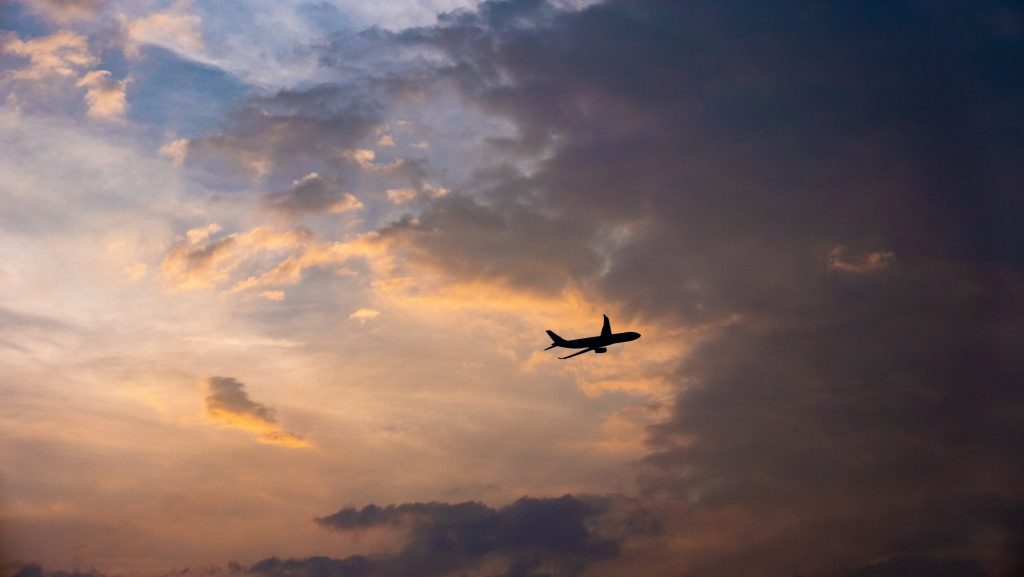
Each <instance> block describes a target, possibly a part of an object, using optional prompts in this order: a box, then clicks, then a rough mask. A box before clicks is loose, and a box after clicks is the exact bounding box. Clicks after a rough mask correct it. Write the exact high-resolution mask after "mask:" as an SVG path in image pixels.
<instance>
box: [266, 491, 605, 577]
mask: <svg viewBox="0 0 1024 577" xmlns="http://www.w3.org/2000/svg"><path fill="white" fill-rule="evenodd" d="M609 507H610V505H609V503H608V500H607V499H601V498H581V497H574V496H571V495H564V496H562V497H559V498H556V499H534V498H528V497H524V498H522V499H519V500H518V501H516V502H515V503H512V504H511V505H507V506H504V507H500V508H491V507H488V506H486V505H483V504H480V503H474V502H466V503H451V504H449V503H403V504H400V505H388V506H386V507H379V506H377V505H367V506H366V507H363V508H362V509H354V508H347V509H342V510H340V511H338V512H337V513H334V514H333V515H329V516H327V517H321V518H318V519H317V520H316V521H317V523H319V524H321V525H322V526H324V527H327V528H330V529H333V530H336V531H358V530H364V529H371V528H376V527H396V528H398V527H400V528H403V529H405V530H406V531H407V533H408V536H407V540H406V542H405V545H404V546H403V547H402V549H401V550H400V551H399V552H397V553H395V554H394V555H391V556H385V557H383V558H380V559H377V560H374V561H373V562H372V563H373V566H376V567H378V569H377V571H379V574H382V575H389V576H395V577H399V576H403V575H447V574H450V573H452V572H457V571H461V572H466V571H479V570H481V569H483V568H486V569H484V570H486V571H488V572H489V574H502V575H509V576H511V575H537V574H557V575H578V574H580V573H582V572H583V570H584V569H586V568H587V566H588V565H590V564H592V563H594V562H597V561H601V560H604V559H608V558H610V557H614V556H615V555H617V554H618V545H617V542H616V540H614V539H609V538H606V537H604V536H602V535H601V534H599V532H598V531H595V529H594V527H593V526H592V525H591V521H594V520H596V519H597V518H599V517H601V516H603V515H604V514H605V513H606V512H607V511H608V510H609ZM352 559H354V558H350V559H349V561H350V562H351V561H352ZM307 562H308V560H307ZM264 563H265V565H263V564H264ZM261 565H263V568H262V569H261ZM281 565H282V562H280V561H277V560H268V561H264V562H262V563H261V564H257V565H256V566H254V567H253V568H252V570H254V571H255V572H257V573H264V574H267V575H277V574H279V573H278V572H277V568H280V567H281ZM498 572H500V573H498ZM342 574H344V573H342Z"/></svg>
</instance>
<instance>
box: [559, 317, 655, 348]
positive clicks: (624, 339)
mask: <svg viewBox="0 0 1024 577" xmlns="http://www.w3.org/2000/svg"><path fill="white" fill-rule="evenodd" d="M545 332H547V333H548V336H549V337H551V346H550V347H548V348H546V349H544V350H545V351H547V350H550V349H553V348H555V347H563V348H566V349H583V350H582V351H580V352H578V353H573V354H571V355H569V356H567V357H558V358H559V359H571V358H572V357H575V356H576V355H582V354H583V353H589V352H590V351H594V352H595V353H607V352H608V347H609V346H610V345H614V344H616V343H628V342H629V341H635V340H637V339H639V338H640V333H634V332H628V333H613V332H612V325H611V323H610V322H608V315H604V326H603V327H601V334H600V335H598V336H596V337H587V338H585V339H572V340H566V339H563V338H562V337H560V336H558V335H556V334H555V333H554V332H553V331H545Z"/></svg>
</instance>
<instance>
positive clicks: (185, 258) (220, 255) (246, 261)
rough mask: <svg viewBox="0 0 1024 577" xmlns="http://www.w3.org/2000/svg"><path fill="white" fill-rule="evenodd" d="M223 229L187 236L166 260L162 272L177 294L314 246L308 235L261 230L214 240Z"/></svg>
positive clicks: (218, 282)
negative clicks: (267, 257) (266, 259)
mask: <svg viewBox="0 0 1024 577" xmlns="http://www.w3.org/2000/svg"><path fill="white" fill-rule="evenodd" d="M218 231H220V227H219V226H218V225H216V224H211V225H209V226H207V227H205V228H194V229H190V230H188V231H187V232H186V235H185V238H184V239H180V240H179V241H178V242H177V243H175V245H174V246H172V247H171V249H170V251H169V252H168V254H167V255H166V256H165V257H164V260H163V263H162V264H161V269H162V271H163V275H164V278H166V279H167V280H168V281H170V282H171V285H172V288H173V289H174V290H189V289H201V288H210V287H214V286H218V285H222V284H224V283H226V282H227V281H229V280H230V279H231V278H233V277H234V276H235V275H236V274H238V273H239V272H240V271H241V272H244V269H245V268H246V267H248V266H259V265H260V262H254V261H259V257H262V256H264V255H267V254H269V255H271V256H272V255H285V256H284V257H283V258H285V259H287V255H288V254H292V253H296V252H299V251H301V250H302V249H303V248H304V247H308V246H310V245H311V244H312V243H313V239H312V236H311V234H310V233H309V232H306V231H302V230H297V231H284V232H277V231H274V230H272V229H269V228H264V227H258V228H255V229H252V230H249V231H246V232H244V233H236V234H230V235H227V236H222V237H220V238H217V239H216V240H213V239H211V238H210V236H211V235H212V234H216V233H217V232H218Z"/></svg>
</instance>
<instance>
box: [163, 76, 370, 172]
mask: <svg viewBox="0 0 1024 577" xmlns="http://www.w3.org/2000/svg"><path fill="white" fill-rule="evenodd" d="M379 122H380V110H379V105H378V104H377V102H376V97H375V96H374V94H373V90H372V89H370V88H368V87H366V86H358V85H352V86H342V85H322V86H317V87H314V88H311V89H308V90H288V91H281V92H278V93H277V94H274V95H272V96H267V97H254V98H251V99H250V100H249V101H247V102H246V103H244V104H243V105H241V106H240V107H239V108H237V109H236V110H235V111H234V112H233V114H232V115H231V117H230V118H229V120H228V121H227V122H226V123H225V124H224V126H223V127H222V128H221V129H220V130H218V131H215V132H212V133H209V134H206V135H204V136H201V137H197V138H193V139H190V140H188V141H187V142H188V144H187V147H185V149H184V153H181V152H180V151H179V153H178V156H180V157H181V158H184V159H185V161H186V162H188V163H190V164H192V165H194V166H197V167H203V168H206V169H207V170H208V172H209V173H210V174H211V175H219V174H220V173H223V172H225V169H233V170H235V171H236V176H238V177H242V178H263V177H265V176H267V175H270V174H274V175H282V176H286V175H290V178H291V179H293V180H294V179H300V178H301V176H302V175H308V174H309V173H310V172H311V169H312V172H314V173H316V174H317V175H318V176H321V177H322V178H325V179H327V178H334V177H335V176H341V173H340V172H339V167H338V165H339V164H340V161H342V160H343V159H344V158H345V154H346V151H349V150H352V149H353V148H354V147H356V145H358V144H359V143H360V142H362V140H363V139H364V138H366V137H368V136H370V135H371V134H372V132H373V128H374V127H375V126H376V125H377V124H378V123H379ZM221 178H224V177H223V175H221Z"/></svg>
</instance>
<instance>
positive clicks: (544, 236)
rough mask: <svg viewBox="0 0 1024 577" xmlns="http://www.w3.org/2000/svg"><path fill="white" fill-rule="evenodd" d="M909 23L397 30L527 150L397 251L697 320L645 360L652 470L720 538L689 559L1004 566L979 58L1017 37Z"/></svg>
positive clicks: (999, 330)
mask: <svg viewBox="0 0 1024 577" xmlns="http://www.w3.org/2000/svg"><path fill="white" fill-rule="evenodd" d="M1000 6H1001V9H1006V10H1010V9H1009V8H1008V6H1006V5H1002V4H1001V5H1000ZM1012 12H1013V13H1014V15H1015V16H1014V17H1015V18H1018V19H1019V18H1020V17H1021V14H1020V13H1019V10H1016V9H1014V10H1012ZM914 14H915V16H913V17H911V16H910V14H909V12H907V10H906V9H905V8H904V7H900V6H895V5H894V6H890V7H888V8H887V10H886V11H885V17H886V18H887V19H889V20H888V21H892V22H898V23H900V25H899V26H898V27H896V28H893V29H891V30H888V29H887V30H879V29H878V28H877V27H875V26H874V24H873V23H877V17H878V14H876V13H875V12H873V11H870V10H868V9H867V8H863V7H857V8H849V9H846V8H843V9H839V8H835V7H832V8H821V9H819V8H814V7H810V6H792V7H787V8H784V9H778V8H777V7H775V8H772V9H768V8H764V7H759V6H757V5H756V4H754V3H744V2H740V3H736V4H726V5H723V4H720V3H711V2H707V3H704V2H698V3H675V2H651V3H644V4H637V3H631V2H624V1H623V2H616V1H612V2H607V3H604V4H600V5H595V6H590V7H587V8H584V9H581V10H576V11H559V10H557V9H555V8H554V7H553V6H551V5H549V4H547V3H544V2H537V1H516V2H490V3H484V4H482V5H481V7H480V9H479V10H478V11H475V12H456V13H452V14H448V15H445V16H444V17H442V18H441V19H440V20H439V23H438V25H436V26H432V27H423V28H419V29H415V30H409V31H405V32H404V33H402V34H399V35H396V36H395V37H394V42H396V43H399V44H401V45H403V46H421V47H426V48H429V49H433V50H438V51H440V52H441V53H442V54H443V57H442V58H439V59H438V60H439V61H440V62H441V64H439V65H438V66H437V68H436V73H437V74H438V75H439V76H440V77H443V78H445V81H446V82H448V83H449V84H447V85H448V86H454V87H455V88H456V89H457V90H458V91H459V94H460V95H461V97H462V98H463V99H464V101H465V102H466V103H467V104H468V105H469V106H471V107H475V108H477V109H483V110H486V111H489V112H490V113H491V114H494V115H498V116H501V117H504V118H507V119H508V120H509V121H511V122H512V123H513V124H514V126H515V132H514V135H513V136H511V137H508V138H505V139H504V140H502V139H495V140H494V141H493V145H494V146H495V147H503V148H502V150H504V151H506V153H507V154H508V155H509V156H512V157H516V158H523V159H525V160H526V161H528V162H526V161H524V164H523V165H522V167H520V166H508V165H506V166H504V167H490V168H491V170H489V171H488V170H483V169H481V170H479V171H478V172H477V178H476V180H475V181H472V182H470V183H467V184H468V186H463V187H460V189H459V192H458V193H457V194H452V195H448V196H447V197H445V198H441V199H437V200H434V201H431V202H428V203H427V204H426V205H425V209H424V210H423V212H422V213H419V214H417V215H416V216H415V217H410V218H407V219H405V220H402V221H399V222H397V223H394V224H392V225H390V226H387V227H386V228H385V229H384V230H383V231H382V237H383V238H385V239H387V240H389V241H390V242H392V243H393V245H394V250H395V252H396V254H397V253H401V254H402V255H404V257H405V258H407V259H409V261H410V262H413V263H416V264H417V265H419V266H422V267H426V268H428V269H430V270H432V271H434V272H435V273H436V274H437V275H438V276H439V277H446V278H448V279H449V284H447V285H444V286H447V287H455V286H459V285H460V284H462V285H465V286H502V287H504V288H505V289H506V290H508V291H513V292H518V293H519V294H535V295H543V294H548V295H551V294H562V292H563V291H565V290H567V289H569V288H570V287H584V290H585V291H586V294H587V295H588V296H589V297H590V298H591V299H593V300H605V301H608V302H613V303H616V304H617V306H619V307H622V309H623V310H624V311H626V312H627V313H628V314H631V315H635V316H637V317H639V318H648V319H658V320H659V321H661V322H664V323H670V324H673V325H675V326H676V327H677V328H678V329H680V330H683V331H692V332H693V334H699V335H700V338H699V341H698V342H699V344H698V346H696V348H694V349H692V350H690V351H689V352H688V354H687V355H686V357H685V358H678V359H676V360H677V362H675V363H666V364H665V365H664V366H663V367H662V370H664V371H665V372H664V373H663V374H661V375H657V376H656V377H657V380H656V381H655V382H660V383H666V382H667V383H670V384H671V386H673V387H674V402H673V403H672V406H673V409H672V412H671V413H670V414H669V415H668V416H667V417H666V418H665V419H664V420H663V421H662V422H661V423H660V424H658V425H657V426H655V427H653V428H652V429H651V436H650V438H649V440H648V442H649V446H650V448H651V450H652V454H651V455H650V456H648V457H647V458H646V459H644V460H643V464H642V468H641V475H640V484H641V488H642V490H643V491H644V494H646V495H649V496H651V497H652V498H653V497H658V498H664V499H668V500H670V501H672V502H675V503H677V504H679V506H681V507H684V508H686V510H687V511H689V513H688V515H691V516H692V517H693V518H694V519H696V518H699V519H700V520H701V523H703V525H702V527H701V529H700V530H702V531H703V530H705V528H706V532H707V533H708V538H707V539H706V540H703V541H698V542H697V544H695V545H693V546H692V547H691V548H689V549H687V551H686V552H685V555H684V554H682V553H679V562H680V563H685V566H686V567H689V568H690V569H689V570H691V571H692V572H693V573H695V574H703V575H743V574H758V573H759V572H761V573H763V572H773V573H783V572H800V571H805V572H807V573H813V574H833V573H840V572H842V571H844V570H847V569H851V568H855V567H862V566H868V565H870V563H872V562H873V560H877V559H879V558H881V557H883V556H886V555H892V554H895V553H898V552H899V553H914V554H919V555H922V556H923V557H925V558H929V559H932V558H935V557H941V556H942V555H949V554H954V555H959V556H960V557H961V558H963V559H968V560H970V561H969V563H973V564H975V565H972V566H977V565H983V566H984V567H985V568H986V570H988V571H991V572H993V573H1003V574H1009V573H1012V571H1009V572H1008V571H1006V568H1007V567H1015V566H1019V563H1020V557H1019V555H1018V554H1017V553H1015V552H1013V551H1011V550H1010V549H1009V548H1008V547H1004V546H994V547H988V546H984V545H981V544H980V543H981V541H983V540H985V539H986V537H983V536H984V535H999V536H1000V537H998V538H996V540H997V541H999V542H1002V543H1015V542H1018V541H1019V539H1020V528H1019V525H1014V524H1013V523H1012V522H1010V523H1008V522H1007V521H1006V519H1007V517H1008V516H1012V512H1013V511H1019V509H1020V506H1021V503H1022V495H1021V494H1020V492H1019V491H1017V490H1016V489H1013V488H1011V485H1010V484H1008V481H1009V479H1010V478H1012V477H1013V471H1016V470H1017V469H1019V467H1020V466H1021V460H1020V456H1019V455H1016V456H1015V455H1013V454H1011V453H1009V452H1007V451H1006V450H1005V449H1004V447H1008V446H1019V445H1021V444H1022V443H1024V437H1022V433H1021V431H1020V428H1019V427H1018V426H1016V425H1015V424H1014V423H1016V422H1019V418H1020V415H1022V414H1024V396H1022V395H1021V393H1020V391H1019V390H1018V389H1017V388H1015V387H1013V386H1012V383H1015V382H1019V381H1020V380H1021V379H1022V378H1024V375H1022V374H1021V372H1020V370H1019V368H1017V367H1015V364H1014V363H1013V361H1012V359H1013V358H1015V357H1017V356H1019V355H1020V354H1022V353H1024V342H1022V339H1020V338H1019V337H1018V336H1014V335H1015V334H1016V333H1015V332H1014V331H1013V329H1011V327H1015V326H1020V324H1021V323H1022V322H1024V312H1022V307H1021V304H1020V303H1021V302H1024V280H1022V279H1024V275H1022V274H1021V270H1020V263H1021V262H1022V261H1021V252H1020V250H1019V248H1015V247H1019V246H1022V245H1021V243H1020V235H1019V232H1015V231H1016V230H1017V227H1015V225H1013V224H1011V223H1010V221H1009V220H1007V219H1006V218H1005V210H1007V209H1011V208H1012V212H1015V213H1017V214H1019V212H1020V209H1021V205H1020V203H1019V200H1014V198H1015V194H1016V193H1015V191H1014V188H1013V187H1011V186H1007V184H1006V183H1009V182H1013V181H1015V180H1019V179H1020V178H1021V177H1022V176H1024V175H1022V174H1021V172H1020V170H1019V169H1018V168H1014V166H1015V165H1014V164H1013V163H1012V162H1008V159H1009V158H1011V157H1012V156H1013V155H1014V154H1020V153H1021V152H1022V149H1021V147H1020V143H1019V142H1018V141H1015V140H1013V139H1011V138H1008V137H1007V133H1006V132H1005V131H1004V130H1003V129H1001V128H999V127H1000V126H1002V125H1003V124H1004V123H1005V122H1010V123H1011V124H1012V125H1013V126H1014V127H1019V124H1020V122H1019V119H1018V120H1009V119H1010V118H1015V117H1012V115H1009V116H1008V115H1006V114H1005V111H1008V110H1012V109H1013V108H1014V107H1015V104H1014V103H1015V102H1017V101H1019V99H1020V98H1021V97H1022V96H1024V86H1022V84H1021V83H1020V82H1014V83H1011V84H1001V83H999V82H995V81H993V77H991V76H989V75H988V72H986V71H985V70H987V65H985V64H982V63H983V62H1001V63H1010V62H1014V63H1019V53H1017V51H1016V49H1015V48H1014V47H1015V46H1016V44H1014V42H1015V41H1013V40H1010V39H1009V37H1007V36H999V34H997V33H996V32H995V31H994V29H993V28H992V27H991V25H990V22H989V21H988V20H986V17H982V16H979V15H978V14H976V13H974V12H973V11H971V10H970V9H969V8H967V7H962V8H956V9H952V10H951V11H950V12H946V11H942V10H928V11H926V13H924V14H922V13H919V12H916V11H915V12H914ZM741 15H742V16H741ZM869 29H870V30H872V31H873V32H872V33H871V34H870V35H869V36H865V35H864V31H865V30H869ZM907 38H913V39H914V41H915V42H919V43H920V44H919V49H916V50H910V51H908V50H905V49H904V48H905V47H906V40H907ZM979 45H980V46H984V47H985V48H984V49H982V51H981V52H978V53H973V52H972V56H970V57H967V58H962V57H960V56H957V55H958V54H962V53H961V52H960V50H962V49H965V47H966V46H979ZM594 62H600V63H601V65H600V66H594V65H593V63H594ZM937 62H941V63H942V64H941V65H939V64H935V63H937ZM933 64H934V66H933ZM965 78H968V79H970V80H968V81H967V83H966V84H965V81H964V79H965ZM967 85H969V86H971V89H970V90H963V89H961V88H958V87H963V86H967ZM922 102H928V103H929V105H928V106H927V107H925V108H922V107H921V106H920V103H922ZM836 110H842V111H843V113H842V114H841V115H838V114H836V113H835V111H836ZM938 126H941V127H942V129H941V130H937V128H936V127H938ZM981 142H987V143H988V144H986V145H985V146H981V145H980V143H981ZM537 151H541V152H537ZM524 167H525V168H524ZM979 190H984V191H985V192H984V194H982V195H981V197H982V198H979V197H978V196H977V195H975V194H972V193H969V192H967V191H979ZM997 207H1003V209H999V208H997ZM823 247H826V248H824V249H823ZM848 247H885V249H884V250H875V249H862V248H848ZM823 253H825V256H824V259H823V258H822V254H823ZM895 255H899V260H898V266H896V262H897V261H896V256H895ZM823 261H824V266H822V263H823ZM883 272H884V274H881V273H883ZM652 378H655V376H653V375H652ZM662 386H664V385H662ZM999 439H1002V441H1001V440H999ZM965 479H976V480H978V481H979V482H965ZM981 480H983V481H981ZM854 504H855V505H854ZM790 518H795V519H799V522H794V523H790V522H788V521H786V520H787V519H790ZM672 530H673V531H676V532H677V533H678V534H679V535H683V536H690V537H693V538H696V535H697V531H698V529H697V528H696V527H687V526H685V524H682V523H679V524H673V525H672ZM765 535H770V538H769V537H764V536H765ZM864 535H869V536H870V537H869V538H861V536H864ZM726 543H730V544H732V545H729V546H726V545H725V544H726ZM809 545H810V546H809ZM684 558H685V560H684ZM1000 568H1002V570H1000Z"/></svg>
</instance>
